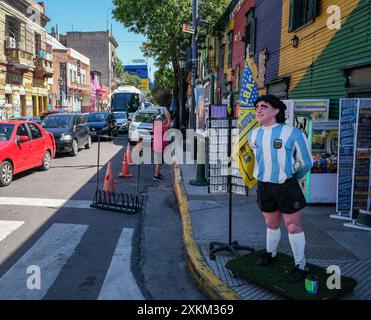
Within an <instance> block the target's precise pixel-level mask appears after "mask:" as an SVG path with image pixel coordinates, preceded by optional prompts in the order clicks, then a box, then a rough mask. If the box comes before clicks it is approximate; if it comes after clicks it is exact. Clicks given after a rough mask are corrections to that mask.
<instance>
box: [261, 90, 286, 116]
mask: <svg viewBox="0 0 371 320" xmlns="http://www.w3.org/2000/svg"><path fill="white" fill-rule="evenodd" d="M261 101H264V102H267V103H270V104H271V105H272V107H273V108H275V109H279V110H280V111H279V112H278V113H277V115H276V121H277V123H285V121H286V115H285V110H286V109H287V108H286V105H285V104H284V103H283V102H282V101H281V100H280V99H279V98H277V97H276V96H274V95H272V94H267V95H265V96H261V97H259V98H258V99H256V101H255V102H254V108H255V107H256V105H257V104H258V103H259V102H261Z"/></svg>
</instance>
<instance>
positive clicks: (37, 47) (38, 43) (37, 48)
mask: <svg viewBox="0 0 371 320" xmlns="http://www.w3.org/2000/svg"><path fill="white" fill-rule="evenodd" d="M40 51H41V35H39V34H38V33H35V55H36V57H40Z"/></svg>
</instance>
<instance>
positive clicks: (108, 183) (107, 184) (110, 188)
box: [103, 161, 115, 193]
mask: <svg viewBox="0 0 371 320" xmlns="http://www.w3.org/2000/svg"><path fill="white" fill-rule="evenodd" d="M103 191H104V192H109V193H113V192H115V185H114V183H113V175H112V163H111V161H110V162H108V166H107V171H106V177H105V178H104V185H103Z"/></svg>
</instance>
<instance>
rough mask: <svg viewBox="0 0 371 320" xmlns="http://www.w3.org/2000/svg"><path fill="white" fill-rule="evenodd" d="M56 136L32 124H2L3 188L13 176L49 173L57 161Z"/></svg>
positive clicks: (0, 160) (0, 161) (0, 176)
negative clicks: (30, 171) (33, 170)
mask: <svg viewBox="0 0 371 320" xmlns="http://www.w3.org/2000/svg"><path fill="white" fill-rule="evenodd" d="M55 148H56V146H55V140H54V136H53V134H51V133H49V132H47V131H46V130H44V129H43V128H42V127H41V126H40V125H38V124H37V123H35V122H32V121H16V120H14V121H11V120H9V121H0V187H3V186H7V185H9V184H10V183H11V182H12V180H13V175H14V174H17V173H19V172H22V171H25V170H28V169H31V168H35V167H40V168H41V169H42V170H48V169H49V168H50V165H51V160H52V159H53V158H54V157H55Z"/></svg>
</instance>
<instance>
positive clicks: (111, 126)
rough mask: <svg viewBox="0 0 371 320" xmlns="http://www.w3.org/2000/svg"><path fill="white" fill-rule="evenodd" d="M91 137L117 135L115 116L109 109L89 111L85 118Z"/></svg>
mask: <svg viewBox="0 0 371 320" xmlns="http://www.w3.org/2000/svg"><path fill="white" fill-rule="evenodd" d="M87 122H88V126H89V128H90V135H91V137H92V138H98V136H99V135H105V136H109V137H112V136H115V137H117V136H118V128H117V123H116V119H115V116H114V114H113V113H112V112H110V111H98V112H91V113H89V114H88V118H87Z"/></svg>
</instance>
